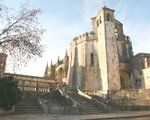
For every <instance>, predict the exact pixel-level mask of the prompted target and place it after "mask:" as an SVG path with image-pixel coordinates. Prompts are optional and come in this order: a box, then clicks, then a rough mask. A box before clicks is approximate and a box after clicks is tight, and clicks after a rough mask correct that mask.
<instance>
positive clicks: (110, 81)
mask: <svg viewBox="0 0 150 120" xmlns="http://www.w3.org/2000/svg"><path fill="white" fill-rule="evenodd" d="M92 20H93V31H94V33H95V34H96V35H97V38H98V56H99V69H100V74H101V80H102V88H101V90H103V91H106V92H107V91H109V90H118V89H120V76H119V58H118V49H117V39H116V36H115V18H114V10H112V9H109V8H107V7H105V6H104V7H103V8H102V9H101V10H100V11H99V12H98V14H97V16H96V17H94V18H93V19H92Z"/></svg>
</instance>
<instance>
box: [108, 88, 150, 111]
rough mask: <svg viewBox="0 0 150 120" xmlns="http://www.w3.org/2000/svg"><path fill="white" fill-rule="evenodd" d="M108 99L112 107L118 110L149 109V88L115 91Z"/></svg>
mask: <svg viewBox="0 0 150 120" xmlns="http://www.w3.org/2000/svg"><path fill="white" fill-rule="evenodd" d="M108 100H109V102H108V103H109V104H110V105H111V106H112V107H115V108H118V109H120V110H136V111H138V110H150V89H134V90H132V89H130V90H120V91H115V92H114V94H111V95H109V99H108Z"/></svg>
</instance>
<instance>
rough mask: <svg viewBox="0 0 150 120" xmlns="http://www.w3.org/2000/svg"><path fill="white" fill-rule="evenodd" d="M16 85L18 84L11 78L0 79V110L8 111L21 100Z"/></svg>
mask: <svg viewBox="0 0 150 120" xmlns="http://www.w3.org/2000/svg"><path fill="white" fill-rule="evenodd" d="M17 85H18V82H17V81H16V80H14V78H13V77H11V76H8V77H1V78H0V108H2V109H4V110H9V109H11V108H12V107H13V106H14V105H15V104H16V103H17V102H18V101H19V100H21V92H20V90H19V89H18V87H17Z"/></svg>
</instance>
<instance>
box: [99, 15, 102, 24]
mask: <svg viewBox="0 0 150 120" xmlns="http://www.w3.org/2000/svg"><path fill="white" fill-rule="evenodd" d="M99 22H100V24H101V23H102V19H101V16H100V17H99Z"/></svg>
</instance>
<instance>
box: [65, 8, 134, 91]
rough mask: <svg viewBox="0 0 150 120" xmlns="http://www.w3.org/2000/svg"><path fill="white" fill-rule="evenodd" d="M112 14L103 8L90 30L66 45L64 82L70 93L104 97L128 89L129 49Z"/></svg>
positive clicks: (110, 10) (126, 38) (129, 43)
mask: <svg viewBox="0 0 150 120" xmlns="http://www.w3.org/2000/svg"><path fill="white" fill-rule="evenodd" d="M114 12H115V11H114V10H112V9H110V8H107V7H103V8H102V9H101V10H100V11H99V12H98V14H97V15H96V16H95V17H93V18H92V27H93V30H92V31H91V32H89V33H84V34H82V35H79V36H76V37H75V38H74V39H73V42H72V43H71V44H70V51H69V68H68V76H67V79H68V81H69V82H68V83H69V87H70V88H71V89H76V88H80V89H83V90H88V91H103V93H107V92H108V91H113V90H119V89H126V88H129V87H130V85H131V84H130V81H131V80H130V78H131V71H130V67H129V66H130V61H131V58H132V56H133V53H132V45H131V42H130V38H129V37H128V36H125V35H124V33H123V25H122V23H120V22H119V21H118V20H116V19H115V17H114Z"/></svg>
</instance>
